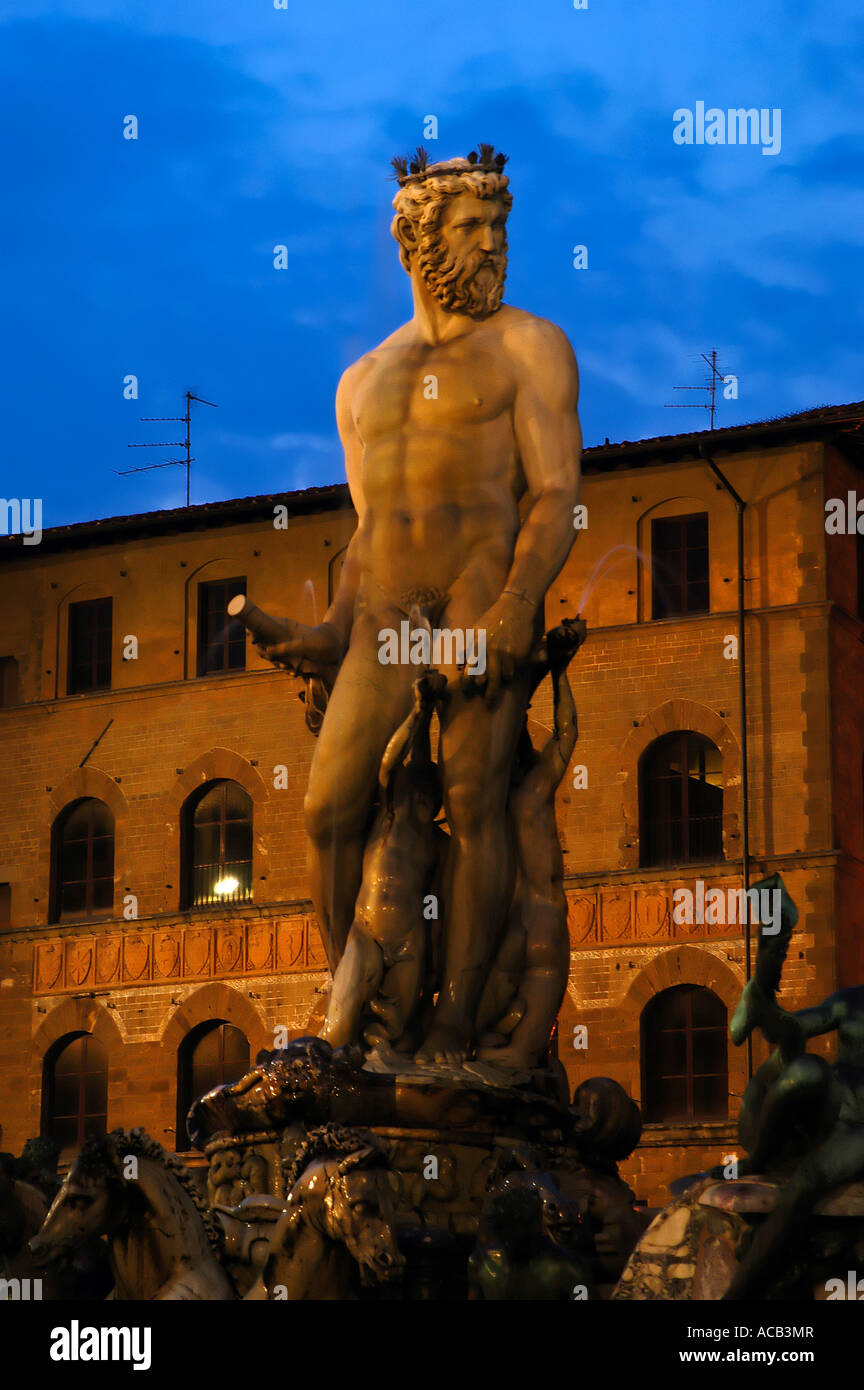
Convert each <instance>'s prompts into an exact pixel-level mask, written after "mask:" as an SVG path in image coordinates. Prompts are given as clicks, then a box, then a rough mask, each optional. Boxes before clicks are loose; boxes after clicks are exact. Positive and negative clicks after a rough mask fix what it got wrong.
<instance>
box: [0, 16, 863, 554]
mask: <svg viewBox="0 0 864 1390" xmlns="http://www.w3.org/2000/svg"><path fill="white" fill-rule="evenodd" d="M2 16H3V18H2V20H0V23H2V39H0V103H2V106H3V108H4V111H3V127H4V142H3V143H4V156H5V177H4V183H5V191H6V194H7V199H6V210H5V213H4V215H3V218H2V224H0V237H2V250H3V263H4V272H5V275H4V279H5V281H6V294H5V312H4V315H3V318H4V321H5V323H4V326H5V333H4V340H5V344H6V350H5V352H4V364H3V397H4V423H3V446H4V466H3V473H2V478H0V491H2V493H3V495H4V496H13V495H15V496H24V497H42V499H43V506H44V514H43V525H44V526H45V527H49V526H56V525H62V524H65V523H67V522H73V521H83V520H87V519H90V518H94V517H103V516H110V515H116V514H124V513H129V512H137V511H148V510H152V509H156V508H161V507H171V506H178V505H181V504H182V502H183V500H184V496H185V492H184V487H185V483H184V474H183V471H182V470H181V469H179V468H178V469H161V470H159V471H157V472H152V473H144V474H138V475H135V476H133V477H127V478H122V477H118V476H117V475H116V474H115V473H114V472H113V471H112V470H113V469H120V468H127V467H131V466H134V465H139V464H142V463H145V462H157V461H159V460H160V459H161V458H165V457H171V456H172V451H168V450H166V451H163V452H161V453H160V452H159V451H158V450H156V451H153V452H152V454H151V455H150V456H149V457H145V456H144V455H145V451H141V450H130V449H127V448H126V447H125V446H126V444H127V443H130V442H133V441H144V440H147V439H174V438H179V437H180V436H179V434H175V433H174V431H175V430H176V429H177V428H178V427H177V426H164V425H161V426H160V425H144V424H140V423H139V416H142V415H175V414H179V413H180V410H181V408H182V404H183V402H182V395H183V392H184V391H185V390H186V389H191V390H192V391H194V392H196V393H197V394H199V395H201V396H204V397H206V398H207V399H208V400H211V401H216V402H218V404H219V409H218V411H211V410H207V408H206V407H204V406H201V407H198V414H197V416H196V418H195V423H194V427H193V429H194V432H193V442H194V452H195V454H196V456H197V458H198V460H199V462H198V463H197V464H196V465H194V466H193V488H192V500H193V502H205V501H216V500H221V499H224V498H229V497H235V496H241V497H242V496H248V495H250V494H253V493H266V492H277V491H281V490H284V489H289V488H302V487H308V486H310V485H313V484H319V483H328V482H334V481H341V480H342V479H343V478H344V470H343V465H342V460H341V454H340V451H339V447H338V442H337V439H336V433H335V425H334V420H333V395H334V391H335V387H336V383H337V380H338V377H339V374H340V373H341V371H342V370H343V369H344V367H345V366H346V365H347V364H348V363H349V362H350V361H352V360H353V359H354V358H356V357H357V356H358V355H359V354H360V353H361V352H362V351H364V350H365V349H367V348H369V347H371V346H373V345H374V344H375V343H376V342H378V341H379V340H380V339H381V338H382V337H383V336H385V335H386V334H387V333H389V332H390V331H392V329H393V328H394V327H396V326H397V324H398V323H399V322H401V321H403V320H404V319H405V318H406V317H408V316H409V314H410V308H411V305H410V294H409V286H408V281H407V278H406V277H405V275H404V273H403V272H402V270H401V269H400V267H399V264H398V258H397V254H396V246H395V243H394V242H393V241H392V239H391V237H390V234H389V224H390V219H391V217H392V211H391V207H390V202H391V199H392V196H393V192H394V185H393V183H392V182H390V180H389V175H390V173H391V170H390V167H389V160H390V157H391V155H393V154H397V153H406V152H408V151H410V150H411V149H412V148H413V147H414V146H415V145H417V144H418V143H421V142H423V143H426V144H427V145H428V147H429V149H430V152H431V154H432V157H433V158H446V157H449V156H451V155H453V154H465V153H467V151H468V150H469V149H470V148H471V147H472V146H473V145H475V144H476V143H477V141H479V140H487V141H490V142H492V143H494V144H495V146H496V148H500V149H503V150H504V151H506V152H507V153H508V154H509V156H510V163H509V165H508V169H507V172H508V173H509V175H510V179H511V191H512V192H513V195H514V199H515V205H514V209H513V212H512V214H511V218H510V228H509V235H510V271H509V278H508V290H507V298H508V300H509V301H510V302H511V303H514V304H516V305H519V306H520V307H522V308H525V309H530V310H532V311H533V312H535V313H539V314H543V315H546V316H547V317H549V318H551V319H554V320H555V321H556V322H558V323H560V324H561V325H562V327H563V328H564V329H565V331H566V332H567V334H568V335H569V337H570V339H571V341H572V343H573V346H574V348H575V350H576V354H577V356H578V358H579V362H580V366H581V372H582V405H581V414H582V422H583V429H584V434H585V440H586V444H595V443H602V441H603V439H604V437H606V436H609V437H610V438H611V439H612V440H613V441H616V440H620V439H637V438H640V437H645V436H651V435H656V434H668V433H675V432H678V431H683V430H685V429H697V428H704V427H706V426H707V416H706V413H705V412H703V411H697V410H693V411H676V412H674V413H673V412H672V411H669V410H666V409H664V402H669V401H674V400H678V401H679V402H680V401H682V400H685V399H688V397H685V396H682V395H681V394H680V393H676V392H674V391H673V389H672V388H673V387H674V386H675V385H683V384H690V383H693V384H696V383H698V382H699V381H700V380H702V379H703V378H704V375H705V369H704V366H703V365H702V364H700V362H699V354H700V353H701V352H703V351H710V349H711V348H717V349H718V352H719V354H720V363H721V366H722V368H723V370H724V371H728V372H734V373H735V374H736V375H737V376H738V378H739V382H740V386H739V392H740V394H739V399H738V400H737V401H729V402H721V408H720V413H719V418H718V424H727V425H728V424H735V423H737V422H739V421H741V422H743V421H748V420H754V419H760V418H765V417H769V416H773V415H781V414H786V413H788V412H790V411H795V410H805V409H809V408H811V407H814V406H817V405H821V404H826V403H839V402H843V401H848V400H858V399H860V398H861V397H862V396H864V372H862V365H864V348H862V321H861V320H862V302H861V294H860V288H861V283H862V271H861V248H862V241H864V191H862V189H864V183H862V164H864V159H862V149H864V144H862V133H864V103H862V101H861V86H860V74H861V71H862V66H864V14H862V12H861V10H860V0H797V3H792V2H791V0H760V3H758V4H754V3H753V0H724V3H717V0H694V3H691V4H689V5H682V4H680V3H673V0H645V3H640V0H589V8H588V9H587V10H574V8H573V4H572V0H497V2H496V3H490V2H489V0H436V2H435V3H434V4H432V3H424V4H417V3H414V4H412V3H411V0H365V3H364V4H362V5H361V4H357V3H349V0H316V2H315V3H310V0H287V8H286V9H279V10H277V9H275V8H274V6H273V0H200V2H196V3H193V0H144V3H140V0H139V3H134V4H132V3H123V0H65V3H64V0H4V4H3V6H2ZM697 101H704V102H705V104H706V106H708V107H711V106H717V107H721V108H724V109H725V108H729V107H757V108H763V107H765V108H771V109H773V108H777V107H779V108H780V109H781V111H782V127H781V129H782V148H781V151H780V153H779V154H777V155H776V156H768V155H763V154H762V152H761V149H760V148H759V147H758V146H757V147H751V146H729V145H725V146H712V147H709V146H705V145H702V146H697V145H692V146H679V145H676V144H675V143H674V141H673V139H672V131H673V117H672V113H673V111H674V110H675V109H676V108H679V107H690V108H694V107H695V105H696V103H697ZM129 114H134V115H135V116H137V118H138V121H139V138H138V140H137V141H131V140H125V139H124V138H123V118H124V116H126V115H129ZM430 114H431V115H435V116H436V117H437V118H438V123H439V127H438V129H439V138H438V140H437V142H434V141H428V140H427V141H424V140H423V121H424V117H426V116H427V115H430ZM277 244H284V245H285V246H287V248H288V268H287V269H286V270H281V271H280V270H276V269H274V266H273V248H274V246H276V245H277ZM576 244H584V245H586V246H587V247H588V261H589V263H588V269H587V270H579V271H577V270H574V268H573V265H572V261H573V255H572V248H573V247H574V245H576ZM130 373H134V374H135V375H136V376H137V377H138V379H139V383H140V387H139V389H140V394H139V398H138V400H137V401H134V400H133V401H126V400H124V399H123V379H124V377H125V376H126V375H127V374H130ZM688 394H689V398H691V399H696V398H697V397H696V396H694V395H693V394H692V393H688ZM162 431H166V432H164V433H163V432H162Z"/></svg>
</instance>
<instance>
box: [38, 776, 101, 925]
mask: <svg viewBox="0 0 864 1390" xmlns="http://www.w3.org/2000/svg"><path fill="white" fill-rule="evenodd" d="M51 860H52V903H51V920H52V922H59V921H60V920H61V918H64V917H90V916H92V915H93V914H94V913H96V912H110V911H111V909H112V907H113V906H114V817H113V816H112V814H111V812H110V810H109V809H108V807H107V806H106V805H105V803H104V801H97V800H96V798H95V797H92V796H88V797H84V798H83V799H82V800H81V801H75V802H73V803H72V805H71V806H67V807H66V808H65V809H64V810H63V811H61V812H60V815H59V816H58V817H57V819H56V821H55V822H54V829H53V832H52V843H51Z"/></svg>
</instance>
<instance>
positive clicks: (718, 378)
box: [663, 350, 726, 430]
mask: <svg viewBox="0 0 864 1390" xmlns="http://www.w3.org/2000/svg"><path fill="white" fill-rule="evenodd" d="M699 355H700V357H701V359H702V361H703V362H705V363H706V364H707V366H708V367H709V369H710V375H709V376H708V379H707V380H706V381H705V383H704V385H702V386H673V388H672V389H673V391H707V392H708V396H709V399H708V400H707V401H694V402H693V404H692V405H685V404H684V403H683V401H682V402H681V403H680V404H679V403H678V401H673V402H668V401H667V403H666V404H665V405H664V407H663V408H664V410H710V412H711V424H710V426H709V428H710V429H712V430H713V428H714V416H715V414H716V411H717V386H718V383H719V385H721V386H722V385H723V384H724V382H725V380H726V378H725V377H724V375H723V373H722V372H721V371H720V369H719V367H718V366H717V353H716V351H713V350H712V353H711V356H710V357H706V356H705V353H704V352H702V353H700V354H699Z"/></svg>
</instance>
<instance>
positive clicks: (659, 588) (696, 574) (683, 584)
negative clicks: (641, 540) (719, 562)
mask: <svg viewBox="0 0 864 1390" xmlns="http://www.w3.org/2000/svg"><path fill="white" fill-rule="evenodd" d="M708 608H709V603H708V516H707V514H706V513H704V512H703V513H702V514H700V515H698V516H669V517H662V518H660V519H659V520H657V521H652V523H651V612H652V616H653V617H655V618H678V617H681V616H683V615H684V614H686V613H707V612H708Z"/></svg>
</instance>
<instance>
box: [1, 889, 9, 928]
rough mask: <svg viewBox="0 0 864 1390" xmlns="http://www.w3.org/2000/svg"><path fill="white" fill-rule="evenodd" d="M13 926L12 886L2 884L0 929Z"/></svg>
mask: <svg viewBox="0 0 864 1390" xmlns="http://www.w3.org/2000/svg"><path fill="white" fill-rule="evenodd" d="M11 925H12V884H11V883H0V927H9V926H11Z"/></svg>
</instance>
